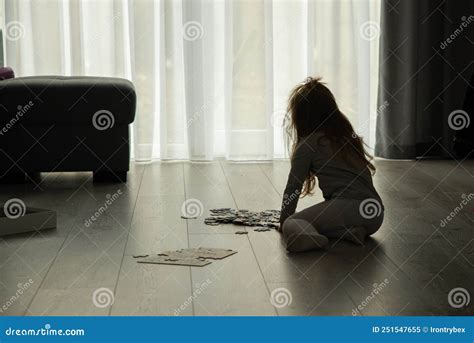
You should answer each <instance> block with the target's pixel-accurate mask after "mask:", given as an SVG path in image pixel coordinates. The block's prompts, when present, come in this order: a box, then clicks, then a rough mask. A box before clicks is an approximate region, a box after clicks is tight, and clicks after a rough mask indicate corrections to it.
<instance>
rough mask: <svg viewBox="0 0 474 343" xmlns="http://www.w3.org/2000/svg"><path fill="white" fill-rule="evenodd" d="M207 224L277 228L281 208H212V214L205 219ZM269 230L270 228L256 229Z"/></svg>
mask: <svg viewBox="0 0 474 343" xmlns="http://www.w3.org/2000/svg"><path fill="white" fill-rule="evenodd" d="M204 223H205V224H207V225H213V226H215V225H220V224H235V225H242V226H258V227H263V228H277V227H278V226H279V223H280V211H279V210H265V211H261V212H252V211H249V210H234V209H231V208H217V209H214V210H211V216H210V217H207V218H205V219H204ZM255 231H259V232H261V231H269V230H255Z"/></svg>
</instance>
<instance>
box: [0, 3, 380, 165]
mask: <svg viewBox="0 0 474 343" xmlns="http://www.w3.org/2000/svg"><path fill="white" fill-rule="evenodd" d="M4 10H5V18H4V29H5V31H6V35H5V36H6V39H5V44H6V46H5V49H6V60H7V62H6V63H7V65H10V66H12V67H13V68H14V70H15V71H16V73H17V75H18V76H27V75H44V74H60V75H99V76H118V77H124V78H128V79H130V80H132V81H133V82H134V84H135V87H136V89H137V93H138V109H137V117H136V121H135V123H134V126H133V155H134V157H135V159H136V160H150V159H155V158H160V159H191V160H210V159H213V158H215V157H219V156H225V157H226V158H228V159H231V160H267V159H272V158H279V157H284V146H283V137H282V130H281V122H282V117H283V115H284V111H285V108H286V100H287V96H288V92H289V91H290V89H291V88H292V87H293V86H294V85H295V84H296V83H298V82H301V81H303V80H304V79H305V78H306V77H307V76H310V75H312V76H322V77H323V79H324V80H325V81H326V82H327V84H328V86H329V87H330V88H331V89H332V90H333V92H334V93H335V95H336V97H337V99H338V101H339V104H340V106H341V108H342V109H343V111H344V112H345V113H346V114H347V115H348V116H349V118H350V119H351V121H352V122H353V124H354V126H355V127H356V129H357V131H358V133H359V134H361V135H363V136H364V137H365V138H366V140H367V141H368V143H369V145H372V146H373V145H374V136H375V135H374V126H375V116H376V108H375V107H376V86H377V85H376V83H377V50H378V39H377V38H378V36H377V26H378V24H377V23H378V20H379V19H378V16H379V1H378V0H373V1H372V0H333V1H330V0H279V1H277V0H275V1H269V0H235V1H223V0H202V1H199V0H162V1H147V0H134V1H132V0H115V1H107V0H100V1H99V0H88V1H85V0H84V1H72V0H45V1H34V0H22V1H13V0H5V3H4ZM13 29H16V31H14V30H13Z"/></svg>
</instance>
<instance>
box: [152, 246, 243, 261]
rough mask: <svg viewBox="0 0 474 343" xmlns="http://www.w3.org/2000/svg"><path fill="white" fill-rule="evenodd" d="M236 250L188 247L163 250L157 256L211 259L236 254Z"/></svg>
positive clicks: (220, 258)
mask: <svg viewBox="0 0 474 343" xmlns="http://www.w3.org/2000/svg"><path fill="white" fill-rule="evenodd" d="M236 253H237V251H234V250H231V249H217V248H188V249H181V250H176V251H165V252H163V253H160V254H158V256H167V257H170V258H183V257H187V258H195V259H213V260H222V259H224V258H226V257H229V256H231V255H234V254H236Z"/></svg>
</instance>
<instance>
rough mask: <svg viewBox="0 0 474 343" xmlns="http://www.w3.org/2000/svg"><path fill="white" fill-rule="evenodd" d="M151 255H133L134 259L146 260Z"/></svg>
mask: <svg viewBox="0 0 474 343" xmlns="http://www.w3.org/2000/svg"><path fill="white" fill-rule="evenodd" d="M148 256H150V255H133V258H144V257H148Z"/></svg>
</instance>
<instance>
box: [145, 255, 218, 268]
mask: <svg viewBox="0 0 474 343" xmlns="http://www.w3.org/2000/svg"><path fill="white" fill-rule="evenodd" d="M137 262H138V263H146V264H170V265H178V266H190V267H204V266H207V265H208V264H210V263H211V261H207V260H205V259H197V258H189V257H184V256H183V257H181V258H178V257H172V258H170V257H167V256H150V257H147V258H146V259H144V260H139V261H137Z"/></svg>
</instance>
